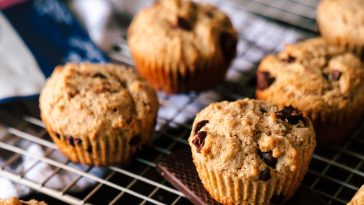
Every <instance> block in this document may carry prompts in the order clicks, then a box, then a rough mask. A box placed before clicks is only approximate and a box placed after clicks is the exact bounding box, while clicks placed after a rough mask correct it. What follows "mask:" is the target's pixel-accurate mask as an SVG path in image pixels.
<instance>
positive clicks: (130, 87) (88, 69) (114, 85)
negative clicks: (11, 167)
mask: <svg viewBox="0 0 364 205" xmlns="http://www.w3.org/2000/svg"><path fill="white" fill-rule="evenodd" d="M157 110H158V99H157V95H156V93H155V91H154V90H153V88H152V87H151V86H150V85H149V84H148V83H146V82H145V81H144V80H142V79H140V78H138V77H137V76H136V74H134V73H133V71H132V70H130V69H127V68H125V67H123V66H120V65H112V64H90V63H82V64H66V65H64V66H59V67H57V68H56V69H55V71H54V72H53V74H52V76H51V77H50V78H49V79H48V81H47V83H46V85H45V87H44V88H43V90H42V92H41V95H40V111H41V118H42V120H43V122H44V124H45V126H46V128H47V130H48V132H49V134H50V136H51V137H52V139H53V141H54V142H55V143H56V144H57V146H58V148H59V149H60V151H61V152H63V154H64V155H66V156H67V157H68V158H69V159H71V160H72V161H73V162H80V163H83V164H88V165H109V164H115V163H121V162H125V161H127V160H128V159H129V158H130V157H131V156H132V154H133V153H134V152H135V151H136V150H137V149H138V148H139V147H141V146H142V145H144V144H146V143H147V142H148V140H149V138H150V137H151V135H152V133H153V130H154V124H155V120H156V115H157Z"/></svg>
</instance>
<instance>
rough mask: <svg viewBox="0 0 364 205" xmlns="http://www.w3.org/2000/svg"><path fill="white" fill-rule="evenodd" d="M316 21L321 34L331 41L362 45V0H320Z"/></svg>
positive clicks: (363, 30) (363, 23)
mask: <svg viewBox="0 0 364 205" xmlns="http://www.w3.org/2000/svg"><path fill="white" fill-rule="evenodd" d="M317 21H318V25H319V28H320V32H321V34H322V35H323V36H324V37H325V38H327V39H328V40H330V41H331V42H341V43H345V42H349V43H352V44H356V45H361V46H364V37H363V34H364V0H322V1H320V4H319V6H318V8H317Z"/></svg>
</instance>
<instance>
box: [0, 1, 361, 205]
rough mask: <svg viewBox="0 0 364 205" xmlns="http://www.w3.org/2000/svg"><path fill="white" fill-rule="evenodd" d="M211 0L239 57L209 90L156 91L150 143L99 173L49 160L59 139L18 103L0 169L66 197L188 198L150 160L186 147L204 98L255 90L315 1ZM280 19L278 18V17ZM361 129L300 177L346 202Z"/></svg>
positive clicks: (309, 21) (6, 110) (122, 56)
mask: <svg viewBox="0 0 364 205" xmlns="http://www.w3.org/2000/svg"><path fill="white" fill-rule="evenodd" d="M210 2H212V3H216V4H218V5H219V6H220V7H221V8H222V9H223V10H225V11H226V12H228V13H230V14H234V15H233V16H232V18H233V21H234V23H235V26H237V28H238V29H240V30H244V32H241V33H240V34H239V36H240V41H239V46H238V57H237V59H236V61H235V63H234V64H233V65H232V67H231V69H230V70H229V72H228V74H227V78H226V81H225V82H224V83H223V84H222V85H220V86H218V87H216V88H215V89H213V90H210V91H206V92H203V93H190V94H186V95H176V96H166V95H163V94H159V99H160V106H161V108H160V112H159V115H158V123H157V124H158V125H157V131H156V133H155V135H154V137H153V141H152V143H151V144H150V145H149V146H147V147H145V148H144V149H143V151H142V152H140V153H138V154H137V156H136V157H135V160H133V161H132V162H131V163H130V164H128V165H124V166H120V167H119V166H110V167H107V168H105V170H106V171H105V174H104V175H103V176H102V177H100V176H96V175H94V174H92V172H91V171H92V170H93V169H94V168H93V167H88V166H84V167H82V168H78V167H76V168H75V166H73V163H71V162H70V161H68V160H53V159H52V158H51V156H52V155H53V154H55V153H57V152H58V151H57V148H56V146H55V145H54V144H53V143H52V142H51V140H50V138H49V136H48V135H47V133H46V131H45V130H44V127H43V124H42V122H41V121H40V120H39V118H37V114H31V113H29V112H28V111H29V110H34V109H36V107H38V106H37V102H19V103H17V104H16V105H14V104H9V105H5V106H3V107H1V108H0V116H1V121H3V122H6V124H5V125H4V126H5V127H6V130H7V133H6V135H7V136H6V137H5V138H3V140H1V141H0V151H1V152H6V153H7V154H6V155H4V156H2V158H3V159H4V160H3V162H1V163H0V176H1V177H5V178H8V179H10V180H11V181H13V182H14V183H18V184H22V185H25V186H27V187H30V188H31V189H33V190H35V191H37V192H40V193H43V194H45V195H48V196H51V197H53V198H56V199H58V200H60V201H62V202H65V203H69V204H100V203H102V204H189V203H190V202H188V200H187V199H186V198H185V197H184V195H183V193H181V192H180V191H178V190H176V189H175V188H173V187H172V186H171V185H170V184H168V182H166V181H164V179H163V178H162V177H161V176H160V175H159V174H158V173H157V172H156V171H155V162H156V161H158V159H160V158H161V157H163V156H166V155H169V154H170V153H172V152H174V151H176V150H178V149H181V148H183V147H186V146H187V141H186V139H187V137H188V136H189V132H190V128H191V122H192V120H193V117H194V115H195V114H196V113H197V112H198V111H199V110H200V109H201V108H203V107H204V106H206V105H207V104H209V103H211V102H213V101H218V100H235V99H239V98H242V97H254V90H255V88H254V86H255V77H254V76H255V75H254V73H255V68H256V66H257V64H258V63H259V60H260V59H261V58H262V57H263V56H264V55H266V54H268V53H271V52H275V51H277V50H279V49H280V48H281V47H282V45H283V44H285V43H287V42H292V41H295V40H298V39H301V38H307V37H310V36H313V35H314V34H315V33H313V32H314V31H315V24H314V8H315V5H316V4H317V0H306V1H298V0H274V1H269V2H268V1H264V0H253V1H239V4H236V2H234V1H231V2H226V1H224V3H221V2H222V1H220V0H216V1H210ZM246 11H248V12H246ZM252 13H253V14H252ZM256 14H258V15H256ZM261 16H265V17H267V18H268V19H266V18H261ZM278 18H279V23H278V24H277V22H276V21H275V20H277V19H278ZM234 19H235V20H234ZM291 24H293V25H295V27H291V26H290V25H291ZM299 27H300V28H301V29H298V28H299ZM310 31H311V32H310ZM116 50H117V51H115V50H114V51H111V52H110V53H109V54H110V56H111V57H112V58H113V59H114V60H115V61H119V62H120V61H121V62H123V63H126V64H132V61H131V60H130V56H129V54H128V51H127V48H126V45H125V41H122V42H121V43H120V45H119V46H118V48H117V49H116ZM19 104H20V105H19ZM19 110H20V111H19ZM27 110H28V111H27ZM363 133H364V124H363V123H362V125H360V126H359V127H358V128H357V129H356V131H355V132H353V134H352V135H351V136H350V137H349V138H348V139H347V140H346V141H345V142H344V144H343V146H340V147H336V146H335V147H325V148H322V147H320V148H319V149H317V150H316V152H315V154H314V156H313V159H312V162H311V166H310V169H309V171H308V173H307V175H306V177H305V180H304V184H305V185H306V186H308V187H310V188H311V189H312V190H314V191H316V192H317V193H319V194H320V195H321V196H322V197H324V198H325V199H327V201H328V203H329V204H345V203H346V202H347V201H348V200H349V199H350V198H351V197H352V195H353V194H354V193H355V191H356V190H357V189H358V187H359V186H361V184H363V183H364V163H363V162H364V149H362V147H363V146H364V134H363ZM8 139H11V140H10V142H9V140H8ZM22 141H25V142H28V143H35V144H38V145H40V146H41V147H42V148H43V149H44V150H46V151H45V153H46V154H45V155H44V156H38V155H34V154H32V153H30V152H27V150H26V149H24V148H22V147H19V146H17V144H18V143H19V142H22ZM23 157H29V158H32V159H34V160H35V163H34V165H33V166H31V167H29V168H27V169H23V170H20V171H19V170H13V169H11V168H10V167H12V164H13V163H15V162H16V161H17V160H19V159H20V158H23ZM41 163H46V164H48V165H50V166H52V167H54V168H55V169H54V170H55V171H54V172H53V173H51V174H50V175H49V176H48V177H47V178H46V179H45V180H42V181H34V180H30V179H28V178H27V177H26V176H27V175H26V174H27V172H30V171H31V170H32V169H34V168H35V167H37V166H39V164H41ZM61 172H70V173H74V174H75V175H76V176H77V177H75V179H74V180H72V181H71V182H69V184H68V185H67V186H65V187H64V188H63V189H62V190H56V189H53V188H50V187H49V186H48V183H49V181H51V180H52V178H54V177H55V176H57V175H58V174H59V173H61ZM82 179H87V180H89V181H92V182H93V183H94V186H92V187H91V188H88V189H87V190H85V191H83V192H76V193H75V192H72V191H71V189H72V188H73V187H74V186H76V185H77V184H78V183H79V182H80V181H81V180H82ZM101 200H102V201H101Z"/></svg>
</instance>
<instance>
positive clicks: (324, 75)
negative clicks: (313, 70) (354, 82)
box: [322, 73, 330, 81]
mask: <svg viewBox="0 0 364 205" xmlns="http://www.w3.org/2000/svg"><path fill="white" fill-rule="evenodd" d="M322 77H323V78H325V80H326V81H329V80H330V78H329V75H327V73H322Z"/></svg>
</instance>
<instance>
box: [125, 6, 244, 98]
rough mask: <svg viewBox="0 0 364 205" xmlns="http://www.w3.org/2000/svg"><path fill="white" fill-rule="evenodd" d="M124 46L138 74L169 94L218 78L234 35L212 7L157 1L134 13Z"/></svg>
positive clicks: (229, 55) (227, 60)
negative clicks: (127, 46) (136, 13)
mask: <svg viewBox="0 0 364 205" xmlns="http://www.w3.org/2000/svg"><path fill="white" fill-rule="evenodd" d="M128 44H129V47H130V51H131V54H132V57H133V59H134V62H135V65H136V68H137V71H138V73H139V74H140V75H141V76H142V77H143V78H145V79H147V80H148V81H149V82H150V83H151V84H152V85H153V86H154V88H156V89H158V90H163V91H164V92H166V93H169V94H171V93H180V92H187V91H192V90H194V91H199V90H204V89H208V88H211V87H213V86H214V85H216V84H218V83H220V82H221V81H223V79H224V77H225V73H226V70H227V69H228V67H229V65H230V62H231V61H232V59H233V58H234V57H235V54H236V45H237V33H236V31H235V30H234V28H233V26H232V24H231V22H230V20H229V18H228V17H227V15H225V14H224V13H223V12H221V11H219V10H218V9H217V8H215V7H214V6H211V5H203V4H198V3H195V2H192V1H188V0H160V1H157V2H156V3H155V4H154V5H152V6H150V7H148V8H146V9H144V10H142V11H140V12H139V13H138V15H136V17H135V18H134V20H133V21H132V23H131V25H130V27H129V31H128Z"/></svg>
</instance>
